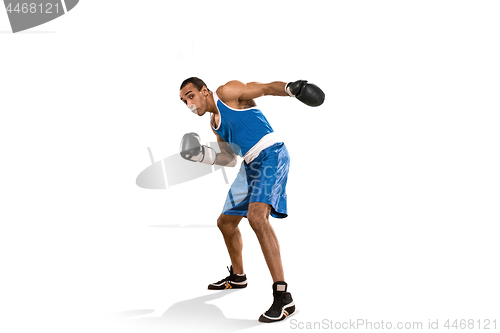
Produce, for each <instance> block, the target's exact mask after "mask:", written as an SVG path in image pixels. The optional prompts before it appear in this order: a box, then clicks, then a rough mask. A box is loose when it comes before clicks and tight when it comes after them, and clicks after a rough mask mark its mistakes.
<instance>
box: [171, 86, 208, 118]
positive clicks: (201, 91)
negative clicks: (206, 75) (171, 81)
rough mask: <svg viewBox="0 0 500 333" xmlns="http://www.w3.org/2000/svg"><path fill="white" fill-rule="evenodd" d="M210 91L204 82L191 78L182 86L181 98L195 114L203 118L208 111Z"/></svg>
mask: <svg viewBox="0 0 500 333" xmlns="http://www.w3.org/2000/svg"><path fill="white" fill-rule="evenodd" d="M209 93H210V90H209V89H208V88H207V85H206V84H205V82H203V80H201V79H199V78H197V77H190V78H188V79H186V80H184V81H183V82H182V84H181V88H180V92H179V96H180V98H181V101H183V102H184V104H186V105H187V107H188V108H189V109H190V110H191V111H192V112H193V113H195V114H197V115H199V116H203V115H204V114H205V112H206V111H207V100H206V99H207V96H208V95H209Z"/></svg>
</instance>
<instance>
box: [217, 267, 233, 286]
mask: <svg viewBox="0 0 500 333" xmlns="http://www.w3.org/2000/svg"><path fill="white" fill-rule="evenodd" d="M226 267H227V270H228V271H229V275H228V276H226V277H225V278H223V279H222V280H220V281H217V282H216V284H221V283H222V282H226V281H229V280H231V276H233V272H232V267H231V268H229V266H226Z"/></svg>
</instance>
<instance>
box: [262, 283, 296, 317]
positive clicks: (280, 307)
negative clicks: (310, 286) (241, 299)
mask: <svg viewBox="0 0 500 333" xmlns="http://www.w3.org/2000/svg"><path fill="white" fill-rule="evenodd" d="M286 289H287V284H286V283H285V282H283V281H278V282H275V283H274V284H273V297H274V302H273V305H271V307H270V308H269V310H267V311H266V312H265V313H263V314H262V315H261V316H260V318H259V321H260V322H261V323H273V322H275V321H280V320H283V319H285V318H286V317H288V316H289V315H291V314H292V313H294V312H295V303H294V302H293V299H292V294H290V293H289V292H287V291H286Z"/></svg>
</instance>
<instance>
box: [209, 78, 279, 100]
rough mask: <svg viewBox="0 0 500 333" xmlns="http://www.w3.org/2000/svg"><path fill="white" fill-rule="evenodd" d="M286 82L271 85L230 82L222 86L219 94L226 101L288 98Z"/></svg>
mask: <svg viewBox="0 0 500 333" xmlns="http://www.w3.org/2000/svg"><path fill="white" fill-rule="evenodd" d="M285 86H286V83H285V82H281V81H274V82H271V83H259V82H250V83H246V84H245V83H243V82H240V81H230V82H228V83H226V84H225V85H223V86H221V87H220V88H219V90H218V91H217V94H218V95H219V96H221V97H223V98H224V99H225V100H249V99H254V98H258V97H262V96H288V95H287V93H286V91H285Z"/></svg>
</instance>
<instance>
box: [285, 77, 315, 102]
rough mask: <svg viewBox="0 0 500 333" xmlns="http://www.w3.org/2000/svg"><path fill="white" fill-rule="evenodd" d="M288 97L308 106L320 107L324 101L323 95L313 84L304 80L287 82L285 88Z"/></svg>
mask: <svg viewBox="0 0 500 333" xmlns="http://www.w3.org/2000/svg"><path fill="white" fill-rule="evenodd" d="M285 91H286V93H287V94H288V96H291V97H296V98H297V99H298V100H299V101H301V102H302V103H304V104H307V105H309V106H320V105H321V104H323V102H324V101H325V93H324V92H323V90H321V89H320V87H318V86H317V85H315V84H312V83H307V81H306V80H298V81H295V82H289V83H287V85H286V86H285Z"/></svg>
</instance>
